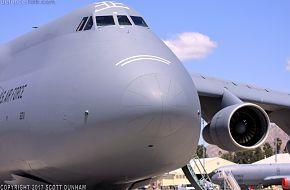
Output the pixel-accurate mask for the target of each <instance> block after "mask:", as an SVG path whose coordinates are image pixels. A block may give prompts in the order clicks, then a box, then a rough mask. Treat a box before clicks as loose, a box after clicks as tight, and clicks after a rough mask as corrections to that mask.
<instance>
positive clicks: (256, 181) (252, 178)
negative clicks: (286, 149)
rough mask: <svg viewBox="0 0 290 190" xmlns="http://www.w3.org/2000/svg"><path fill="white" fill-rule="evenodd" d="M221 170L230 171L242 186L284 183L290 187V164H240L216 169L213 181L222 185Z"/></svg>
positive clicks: (284, 186)
mask: <svg viewBox="0 0 290 190" xmlns="http://www.w3.org/2000/svg"><path fill="white" fill-rule="evenodd" d="M221 172H230V173H231V174H232V175H233V177H234V178H235V179H236V181H237V183H238V184H239V185H240V186H241V187H251V188H254V187H258V186H260V187H261V186H264V187H265V186H269V185H282V187H283V189H290V184H289V182H290V164H240V165H233V166H224V167H220V168H218V169H216V170H215V171H214V173H215V174H214V175H213V176H212V178H211V179H212V181H213V182H214V183H216V184H220V185H222V184H223V183H224V179H223V178H222V177H221Z"/></svg>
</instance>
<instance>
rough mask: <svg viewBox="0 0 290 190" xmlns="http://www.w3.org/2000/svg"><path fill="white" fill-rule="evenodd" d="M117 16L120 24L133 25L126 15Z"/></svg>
mask: <svg viewBox="0 0 290 190" xmlns="http://www.w3.org/2000/svg"><path fill="white" fill-rule="evenodd" d="M117 18H118V22H119V25H132V23H131V22H130V20H129V19H128V17H127V16H126V15H118V16H117Z"/></svg>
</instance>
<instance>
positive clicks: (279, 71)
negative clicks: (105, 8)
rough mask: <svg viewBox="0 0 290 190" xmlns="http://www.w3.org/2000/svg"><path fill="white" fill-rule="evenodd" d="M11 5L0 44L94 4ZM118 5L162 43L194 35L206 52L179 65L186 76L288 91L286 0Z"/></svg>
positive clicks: (0, 0)
mask: <svg viewBox="0 0 290 190" xmlns="http://www.w3.org/2000/svg"><path fill="white" fill-rule="evenodd" d="M13 1H17V0H0V18H1V32H0V43H4V42H7V41H9V40H11V39H13V38H15V37H17V36H19V35H21V34H23V33H26V32H28V31H30V30H31V27H32V26H41V25H43V24H45V23H46V22H48V21H50V20H53V19H55V18H57V17H59V16H62V15H64V14H66V13H68V12H70V11H72V10H74V9H77V8H78V7H81V6H85V5H87V4H89V3H92V2H95V1H90V0H82V1H80V0H71V1H68V0H67V1H64V0H55V1H54V3H53V4H52V5H40V4H38V5H33V4H24V3H25V2H27V1H28V0H22V1H21V0H18V2H20V3H18V4H17V5H16V4H13ZM39 1H41V0H39ZM48 1H49V0H48ZM21 2H24V3H21ZM30 2H31V1H30ZM121 2H123V3H124V4H127V5H129V6H130V7H132V8H134V9H136V10H137V11H138V12H140V13H141V14H142V15H143V16H144V18H145V20H146V21H147V23H148V24H149V25H150V27H151V29H152V30H153V31H154V32H155V33H156V34H157V35H158V36H159V37H160V38H161V39H162V40H169V41H170V40H171V42H172V41H174V40H178V37H180V36H181V35H183V34H186V33H187V34H190V35H192V37H197V38H196V40H197V41H194V40H193V43H198V44H199V45H200V46H196V44H193V48H198V47H201V48H205V49H204V50H205V51H206V52H205V54H204V55H203V56H201V57H202V58H201V57H193V58H191V59H190V58H189V59H187V61H185V62H184V65H185V67H186V68H187V69H188V70H189V71H190V72H199V73H204V74H205V75H209V76H215V77H220V78H225V79H230V80H233V81H240V82H243V83H249V84H254V85H257V86H261V87H266V88H269V89H275V90H280V91H285V92H290V1H289V0H279V1H274V0H271V1H270V0H255V1H250V0H236V1H229V0H218V1H214V0H211V1H210V0H183V1H177V0H172V1H168V0H167V1H165V0H158V1H153V0H146V1H145V0H143V1H141V0H123V1H121ZM190 35H188V36H187V37H190ZM186 39H187V38H186ZM199 40H201V41H199ZM204 42H205V44H204ZM175 44H179V45H180V43H175ZM181 45H182V43H181ZM188 47H189V48H190V47H191V46H190V44H189V46H188ZM180 51H183V50H180ZM287 62H289V68H288V70H287V64H288V63H287Z"/></svg>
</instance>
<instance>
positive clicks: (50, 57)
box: [0, 2, 200, 189]
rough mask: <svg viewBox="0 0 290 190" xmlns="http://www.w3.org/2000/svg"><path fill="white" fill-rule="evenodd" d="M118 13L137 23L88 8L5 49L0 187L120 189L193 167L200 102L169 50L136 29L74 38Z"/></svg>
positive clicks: (100, 30) (116, 9) (124, 10)
mask: <svg viewBox="0 0 290 190" xmlns="http://www.w3.org/2000/svg"><path fill="white" fill-rule="evenodd" d="M102 6H103V7H102ZM119 14H120V15H126V16H128V17H129V16H130V15H133V16H139V14H138V13H137V12H135V11H134V10H132V9H131V8H129V7H127V6H125V5H122V4H115V3H110V2H107V3H105V4H91V5H89V6H87V7H84V8H81V9H79V10H76V11H74V12H72V13H69V14H68V15H66V16H64V17H61V18H59V19H57V20H55V21H53V22H50V23H49V24H47V25H45V26H42V27H40V28H38V29H35V30H33V31H32V32H30V33H28V34H25V35H23V36H21V37H19V38H17V39H15V40H13V41H11V42H8V43H7V44H5V52H6V53H3V52H4V49H2V50H1V67H2V69H1V70H0V87H1V88H0V95H1V97H0V102H1V103H0V154H1V161H0V180H1V182H2V183H3V182H4V181H7V182H8V181H11V183H13V182H15V181H16V182H15V183H17V181H24V180H23V177H26V178H30V177H33V178H37V179H38V180H41V181H45V182H48V183H53V184H87V185H88V186H89V187H98V185H100V186H99V187H106V186H104V185H103V184H115V187H122V188H124V187H126V184H127V186H130V185H131V184H132V183H134V182H138V181H142V180H144V179H148V178H152V177H154V176H158V175H162V174H163V173H165V172H169V171H171V170H173V169H176V168H180V167H182V166H184V165H185V164H186V163H188V162H189V160H190V159H191V158H192V156H193V155H194V148H193V147H196V146H197V143H198V139H199V134H200V115H199V110H200V104H199V98H198V95H197V91H196V88H195V86H194V84H193V82H192V80H191V78H190V75H189V74H188V72H187V71H186V70H185V68H184V67H183V65H182V64H181V63H180V61H179V60H178V59H177V58H176V56H175V55H174V54H173V53H172V52H171V51H170V50H169V49H168V48H167V47H166V45H165V44H164V43H163V42H162V41H161V40H160V39H158V38H157V37H156V36H155V35H154V34H153V32H152V31H151V30H150V29H149V28H148V27H142V26H137V25H134V24H133V25H130V26H120V25H118V24H116V25H113V26H103V27H98V26H96V25H94V26H93V28H92V29H91V30H87V31H78V32H77V31H76V28H77V27H78V25H79V23H80V22H81V20H82V18H83V17H86V16H93V18H95V17H96V16H102V15H112V16H114V19H115V22H116V23H117V21H116V19H117V15H119ZM129 18H130V17H129ZM94 22H95V21H94ZM6 50H7V51H6ZM2 60H5V61H2ZM176 142H178V143H176ZM180 155H182V156H180ZM12 174H13V175H14V177H13V178H14V179H13V178H12V176H11V175H12ZM17 176H18V177H17ZM15 178H16V179H17V180H15ZM18 179H21V180H18ZM118 185H119V186H118ZM110 188H112V187H110ZM106 189H107V187H106Z"/></svg>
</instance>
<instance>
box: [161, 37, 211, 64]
mask: <svg viewBox="0 0 290 190" xmlns="http://www.w3.org/2000/svg"><path fill="white" fill-rule="evenodd" d="M164 43H165V44H166V45H167V46H168V47H169V48H170V49H171V50H172V51H173V52H174V53H175V55H176V56H177V57H178V58H179V59H180V60H181V61H188V60H192V59H202V58H205V57H206V56H207V55H208V54H209V53H210V52H211V51H212V49H214V48H216V47H217V43H216V42H214V41H212V40H211V39H210V38H209V37H208V36H206V35H203V34H201V33H198V32H184V33H180V34H177V35H176V36H175V38H174V39H169V40H164Z"/></svg>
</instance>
